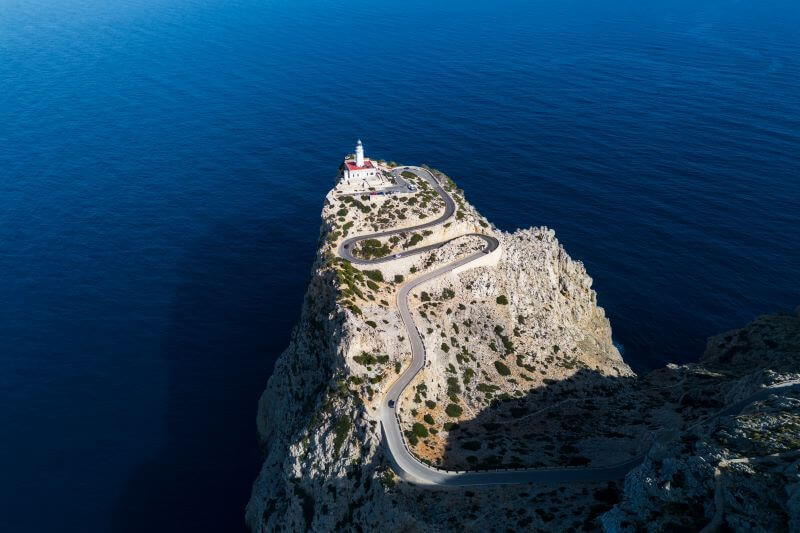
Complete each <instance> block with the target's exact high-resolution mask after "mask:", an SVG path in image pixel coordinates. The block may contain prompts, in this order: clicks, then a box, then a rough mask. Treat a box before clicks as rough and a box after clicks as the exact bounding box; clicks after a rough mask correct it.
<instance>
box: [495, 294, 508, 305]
mask: <svg viewBox="0 0 800 533" xmlns="http://www.w3.org/2000/svg"><path fill="white" fill-rule="evenodd" d="M497 303H499V304H500V305H508V298H506V295H505V294H501V295H500V296H498V297H497Z"/></svg>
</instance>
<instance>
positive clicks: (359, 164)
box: [341, 139, 384, 190]
mask: <svg viewBox="0 0 800 533" xmlns="http://www.w3.org/2000/svg"><path fill="white" fill-rule="evenodd" d="M350 157H351V156H348V157H346V158H345V160H344V163H343V164H342V167H341V168H342V178H344V180H343V182H344V183H343V185H344V186H346V187H349V188H353V189H363V190H365V189H368V188H370V187H380V186H383V185H384V183H383V181H384V180H383V178H381V174H380V172H379V171H378V165H377V164H375V163H373V162H372V161H370V160H369V159H367V158H366V157H364V145H363V144H361V139H359V140H358V142H357V143H356V157H355V158H354V159H350Z"/></svg>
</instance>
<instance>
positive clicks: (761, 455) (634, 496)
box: [246, 179, 800, 532]
mask: <svg viewBox="0 0 800 533" xmlns="http://www.w3.org/2000/svg"><path fill="white" fill-rule="evenodd" d="M447 182H448V191H449V192H450V193H451V194H452V195H453V197H454V198H455V199H456V202H457V204H458V213H457V216H454V217H452V218H451V219H450V220H449V221H448V222H447V223H445V224H443V225H441V226H438V227H433V228H430V230H426V231H424V232H422V231H420V232H413V231H409V232H408V234H403V235H402V236H399V237H398V238H396V239H388V238H387V239H380V240H376V242H374V243H369V245H368V247H366V248H364V249H363V252H364V253H366V254H373V253H374V254H378V255H387V254H394V253H396V252H397V250H403V249H406V248H408V247H413V246H424V245H426V244H429V243H434V242H442V241H443V240H446V239H454V240H452V241H450V242H449V243H448V244H446V245H445V246H444V247H441V248H437V249H435V250H432V251H429V252H426V253H423V254H419V255H416V256H413V257H408V258H402V259H399V260H397V261H390V262H387V263H385V264H380V265H378V266H376V267H374V268H357V267H356V266H354V265H352V264H350V263H348V262H346V261H343V260H342V259H341V258H339V257H337V255H336V253H335V251H336V249H337V246H338V244H339V243H340V242H342V239H344V238H346V237H347V236H348V233H349V234H350V236H352V235H353V234H354V232H355V231H358V232H359V233H364V232H369V231H372V230H374V229H376V228H377V229H384V228H385V227H387V225H394V227H397V226H401V225H403V224H406V225H407V226H410V225H413V224H418V223H419V222H420V220H424V219H426V218H428V217H435V216H437V213H438V212H440V211H441V209H443V205H442V204H441V202H437V201H436V199H435V198H434V197H432V196H431V193H430V190H428V189H427V188H426V187H425V186H424V183H423V182H419V183H418V187H419V189H420V190H419V191H418V192H415V193H414V194H410V193H409V194H408V195H407V196H405V197H398V196H393V197H383V196H361V197H359V198H352V199H350V200H346V199H344V198H343V197H340V196H338V195H337V194H336V190H334V191H332V192H331V193H330V194H329V195H328V198H327V201H326V203H325V206H324V208H323V213H322V228H321V235H320V240H319V251H318V254H317V257H316V260H315V263H314V265H313V269H312V278H311V282H310V283H309V287H308V290H307V292H306V295H305V298H304V302H303V310H302V314H301V318H300V321H299V323H298V324H297V326H296V327H295V329H294V331H293V333H292V337H291V342H290V344H289V347H288V348H287V349H286V351H285V352H284V353H283V354H282V355H281V356H280V358H279V359H278V361H277V363H276V365H275V369H274V372H273V375H272V376H271V377H270V379H269V382H268V384H267V387H266V390H265V391H264V394H263V395H262V397H261V400H260V403H259V410H258V416H257V426H258V434H259V440H260V442H261V446H262V450H263V454H264V463H263V466H262V468H261V472H260V473H259V476H258V478H257V479H256V481H255V483H254V485H253V491H252V495H251V499H250V502H249V504H248V506H247V513H246V520H247V524H248V526H249V527H250V528H251V530H253V531H259V532H266V531H312V530H313V531H373V530H379V529H380V530H386V531H457V530H463V529H466V530H475V531H478V530H480V531H505V530H507V529H512V530H516V529H540V530H564V529H569V528H572V529H578V528H583V529H587V530H596V529H600V528H603V529H606V530H609V531H634V530H638V529H648V530H653V531H659V530H669V529H670V528H673V527H679V528H684V529H685V528H699V527H702V526H703V525H705V524H708V523H711V525H712V526H716V525H722V524H723V523H724V524H726V525H728V526H729V527H732V528H734V529H738V530H745V529H747V530H750V529H757V528H758V527H761V528H762V529H763V530H765V531H768V530H770V531H771V530H781V528H783V529H792V528H793V530H795V531H796V530H798V522H797V520H798V519H797V506H798V501H800V490H798V484H797V471H798V457H797V456H796V454H795V452H796V450H797V448H798V438H800V437H798V427H800V426H798V421H799V420H800V416H799V415H798V413H799V411H798V404H800V395H798V394H797V393H796V392H794V391H791V392H787V393H785V394H781V395H780V396H777V397H767V398H764V399H763V400H762V401H758V402H754V404H753V405H752V406H749V407H747V408H746V409H745V410H744V411H742V413H741V414H739V413H737V414H735V415H731V416H722V417H712V414H713V413H717V412H719V411H720V410H721V409H723V408H724V407H725V406H726V405H730V404H732V403H735V402H737V401H740V400H742V399H743V398H748V397H749V396H751V395H753V394H754V392H756V391H757V390H758V389H759V387H763V386H764V385H769V384H771V383H774V382H777V381H785V380H788V379H792V376H794V378H798V377H800V376H798V375H797V374H796V372H797V369H798V362H799V361H798V360H797V358H798V353H800V341H799V340H798V331H800V326H798V324H797V322H798V318H797V317H777V318H764V319H759V321H756V322H755V323H754V324H751V325H750V326H748V327H747V328H745V329H743V330H740V331H737V332H732V333H730V334H726V335H723V336H720V337H715V338H713V339H711V340H710V341H709V347H708V350H707V352H706V355H705V357H704V358H703V360H702V361H700V362H699V363H697V364H693V365H683V366H669V367H667V368H664V369H661V370H658V371H656V372H653V373H651V374H649V375H648V376H645V377H643V378H637V377H636V376H635V375H634V374H633V372H632V371H631V370H630V368H629V367H628V366H627V365H626V364H625V362H624V361H623V360H622V358H621V356H620V354H619V353H618V351H617V350H616V348H615V347H614V345H613V343H612V339H611V328H610V324H609V322H608V320H607V318H606V317H605V314H604V312H603V310H602V309H601V308H600V307H598V306H597V301H596V295H595V293H594V291H593V290H592V289H591V283H592V280H591V278H590V277H589V276H588V274H587V273H586V271H585V269H584V267H583V265H582V264H581V263H580V262H578V261H574V260H573V259H571V258H570V257H569V255H568V254H567V253H566V251H565V250H564V248H563V247H562V246H561V245H560V244H559V242H558V240H557V239H556V238H555V234H554V232H553V231H552V230H549V229H547V228H530V229H526V230H519V231H516V232H514V233H510V234H509V233H504V232H501V231H498V230H497V229H495V228H494V227H493V226H491V224H489V223H488V221H486V219H484V218H483V217H482V216H480V214H479V213H478V212H477V211H476V210H475V209H474V207H473V206H471V204H469V203H468V202H467V201H466V199H465V198H464V196H463V192H462V191H460V190H458V189H457V188H456V187H455V185H454V184H452V182H450V181H449V179H448V180H447ZM412 198H416V200H413V201H412V200H411V199H412ZM400 215H402V217H401V216H400ZM476 231H480V232H483V233H486V234H489V235H491V236H494V237H495V238H497V239H498V240H499V241H500V243H501V249H502V253H501V254H500V255H499V259H497V260H494V261H492V262H489V263H486V264H484V265H483V266H478V267H475V268H465V269H464V270H462V271H459V272H458V273H451V274H448V275H445V276H442V277H440V278H436V279H434V280H431V281H430V282H428V283H426V284H425V285H423V286H421V287H420V288H418V289H416V290H415V291H414V292H412V294H411V296H410V308H411V310H412V314H413V315H414V320H415V323H416V325H417V327H418V329H419V331H420V334H421V335H422V337H423V341H424V344H425V346H426V352H427V355H428V357H427V361H428V364H427V365H426V367H425V368H424V370H423V371H422V372H420V374H419V375H418V376H417V378H416V381H414V382H412V385H411V386H409V387H408V388H407V389H406V394H405V395H404V396H403V397H402V398H401V399H400V401H399V402H398V413H399V417H400V420H401V423H402V429H404V430H405V431H406V435H407V439H408V441H407V442H409V444H410V447H411V449H412V452H413V453H414V454H415V455H416V456H417V457H418V458H419V459H421V460H423V461H425V462H428V463H429V464H432V465H438V466H441V467H445V468H448V469H470V468H479V467H497V466H507V467H508V466H510V467H517V466H525V467H536V466H542V467H586V466H603V465H611V464H616V463H618V462H622V461H626V460H630V459H631V458H632V457H637V456H638V457H641V456H642V455H641V454H643V453H644V452H647V453H646V456H644V460H643V462H642V464H641V465H640V466H639V467H637V468H635V469H634V470H633V471H631V472H630V473H629V474H628V476H627V477H626V478H625V480H624V483H623V480H621V479H620V480H619V482H611V483H608V482H597V483H582V484H575V483H572V484H567V483H565V484H562V485H556V486H532V485H526V486H514V485H510V486H494V487H474V488H470V489H469V490H464V489H451V490H441V489H435V488H433V489H432V488H424V487H421V486H416V485H414V484H412V483H408V482H405V481H402V480H400V479H399V478H397V477H396V476H395V475H394V473H393V471H392V469H391V468H390V467H389V464H388V461H387V457H386V456H385V452H384V448H383V446H382V444H381V438H382V437H381V431H380V423H379V419H378V409H377V408H378V406H379V405H380V402H381V399H382V397H383V394H384V392H385V391H386V390H387V389H388V387H389V386H390V385H391V383H392V382H393V381H394V378H395V376H397V375H398V374H399V373H401V372H402V371H403V369H404V368H405V367H407V366H408V364H409V358H410V348H409V346H408V340H407V339H406V331H405V328H404V326H403V324H402V321H401V319H400V316H399V314H398V311H397V307H396V305H395V298H396V293H397V290H398V287H400V285H402V284H403V283H405V282H407V281H408V280H410V279H413V278H414V276H417V275H420V274H421V273H423V272H426V271H429V270H431V269H434V268H437V267H438V266H441V265H445V264H450V263H452V262H453V261H455V260H456V259H458V258H461V257H465V256H466V255H468V254H471V253H474V251H476V250H479V249H480V246H481V243H480V240H479V239H475V238H470V237H458V236H459V235H464V234H466V233H470V232H476ZM651 442H655V444H654V445H653V446H652V447H650V446H649V445H650V443H651ZM792 450H794V451H792ZM764 508H768V509H769V516H766V514H765V511H764V510H763V509H764Z"/></svg>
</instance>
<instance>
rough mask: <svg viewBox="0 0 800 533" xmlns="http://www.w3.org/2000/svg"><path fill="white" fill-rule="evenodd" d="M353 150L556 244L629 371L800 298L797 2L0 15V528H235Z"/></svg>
mask: <svg viewBox="0 0 800 533" xmlns="http://www.w3.org/2000/svg"><path fill="white" fill-rule="evenodd" d="M642 4H646V5H642ZM357 137H361V138H362V139H363V140H364V143H365V146H366V149H367V155H368V156H373V157H385V158H387V159H394V160H397V161H401V162H405V163H428V164H430V165H432V166H435V167H437V168H440V169H441V170H443V171H445V172H446V173H448V174H449V175H451V176H452V177H453V178H455V179H456V180H457V181H458V183H459V184H460V185H461V186H462V187H464V189H465V190H466V194H467V196H468V198H469V199H470V200H471V201H472V202H473V203H474V204H475V205H477V207H478V208H479V209H480V210H481V211H482V212H483V213H484V214H485V215H486V216H488V218H489V219H491V220H492V221H494V222H495V223H496V224H497V225H498V226H499V227H500V228H502V229H505V230H513V229H514V228H516V227H520V226H530V225H548V226H550V227H552V228H554V229H555V230H556V232H557V235H558V236H559V238H560V239H561V242H562V243H563V244H564V246H565V247H566V249H567V251H568V252H569V253H570V254H571V255H572V256H573V257H575V258H577V259H580V260H582V261H584V263H585V264H586V267H587V269H588V271H589V273H590V274H591V275H592V276H593V277H594V279H595V288H596V290H597V291H598V298H599V301H600V303H601V305H603V306H604V307H605V308H606V311H607V313H608V315H609V317H610V319H611V322H612V327H613V329H614V335H615V338H616V339H617V341H618V342H620V343H622V344H623V345H624V347H625V357H626V359H627V360H628V361H629V363H630V364H631V365H632V366H634V368H636V369H637V370H639V371H646V370H647V369H650V368H654V367H657V366H660V365H662V364H664V363H665V362H667V361H677V362H682V361H691V360H693V359H696V358H697V357H698V356H699V355H700V353H701V352H702V349H703V346H704V342H705V338H706V337H707V336H708V335H711V334H715V333H718V332H721V331H723V330H725V329H728V328H732V327H736V326H739V325H741V324H743V323H744V322H746V321H748V320H749V319H751V318H753V317H754V316H756V315H758V314H761V313H766V312H774V311H779V310H787V309H791V308H793V307H795V306H796V305H798V304H800V283H798V282H800V276H798V264H799V263H800V251H798V250H800V237H798V230H799V229H800V7H798V3H797V2H795V1H793V0H791V1H790V0H783V1H766V2H754V1H753V2H751V1H731V0H692V1H685V0H669V1H667V0H655V1H653V2H634V1H625V0H621V1H614V2H612V1H610V0H607V1H604V0H565V1H551V2H544V1H530V0H528V1H506V0H501V1H500V2H461V1H459V2H456V1H443V0H438V1H434V2H411V3H408V2H400V1H397V0H389V1H384V2H375V1H373V2H366V1H327V2H309V1H305V0H300V1H296V0H293V1H286V0H283V1H268V0H259V1H256V0H224V1H223V0H129V1H120V0H63V1H61V2H46V1H44V0H5V1H4V2H2V5H0V339H2V351H1V352H0V401H1V402H2V407H1V408H0V432H1V433H0V437H2V440H1V441H0V442H1V443H2V445H1V446H0V473H1V474H0V530H2V531H69V532H72V531H232V530H233V531H235V530H238V529H239V528H240V527H241V524H242V517H243V512H244V505H245V503H246V500H247V497H248V495H249V490H250V484H251V482H252V480H253V479H254V478H255V476H256V473H257V470H258V466H259V465H258V452H257V449H256V437H255V426H254V418H255V409H256V402H257V398H258V396H259V394H260V392H261V390H262V389H263V387H264V384H265V382H266V380H267V378H268V376H269V373H270V370H271V368H272V364H273V361H274V360H275V358H276V357H277V355H278V354H279V353H280V352H281V351H282V350H283V348H284V347H285V346H286V344H287V341H288V338H289V332H290V329H291V327H292V325H293V323H294V322H295V320H296V318H297V316H298V313H299V309H300V305H301V302H302V295H303V292H304V289H305V285H306V282H307V281H308V276H309V267H310V265H311V261H312V259H313V257H314V253H315V246H316V239H317V232H318V227H319V218H318V217H319V211H320V208H321V206H322V201H323V197H324V194H325V193H326V191H327V190H328V189H329V188H330V186H331V185H332V182H333V178H334V173H335V170H336V167H337V165H338V163H339V161H340V159H341V157H342V156H343V154H344V153H346V152H349V151H351V150H352V146H353V144H354V141H355V140H356V138H357Z"/></svg>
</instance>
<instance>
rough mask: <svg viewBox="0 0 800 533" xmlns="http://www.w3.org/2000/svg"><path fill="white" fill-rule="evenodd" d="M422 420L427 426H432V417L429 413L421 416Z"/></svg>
mask: <svg viewBox="0 0 800 533" xmlns="http://www.w3.org/2000/svg"><path fill="white" fill-rule="evenodd" d="M422 418H423V420H425V422H427V423H428V424H430V425H433V424H434V420H433V417H432V416H431V414H430V413H425V416H423V417H422Z"/></svg>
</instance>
